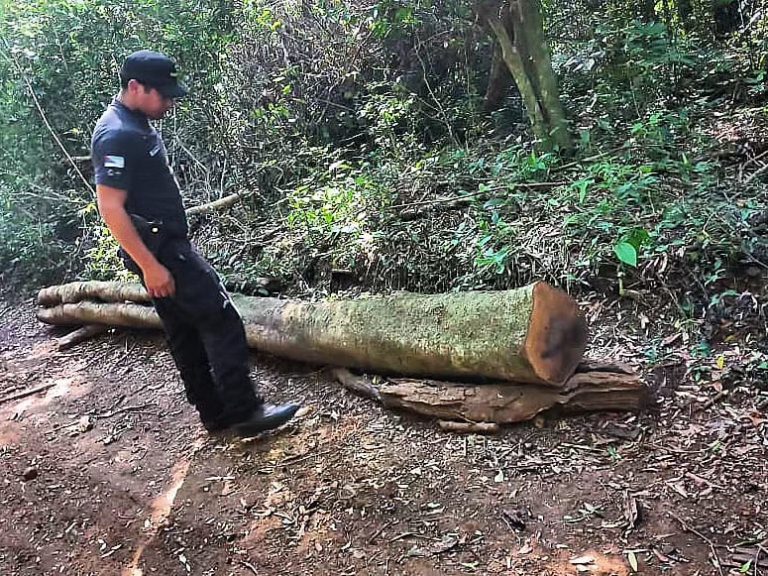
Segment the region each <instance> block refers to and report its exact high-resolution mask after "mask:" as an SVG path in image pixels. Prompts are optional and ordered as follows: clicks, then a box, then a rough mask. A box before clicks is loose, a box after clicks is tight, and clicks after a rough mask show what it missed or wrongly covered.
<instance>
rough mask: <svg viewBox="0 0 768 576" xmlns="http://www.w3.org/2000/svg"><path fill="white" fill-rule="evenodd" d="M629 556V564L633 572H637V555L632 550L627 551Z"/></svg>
mask: <svg viewBox="0 0 768 576" xmlns="http://www.w3.org/2000/svg"><path fill="white" fill-rule="evenodd" d="M627 558H628V559H629V565H630V566H631V567H632V571H633V572H637V556H635V553H634V552H632V550H630V551H629V552H627Z"/></svg>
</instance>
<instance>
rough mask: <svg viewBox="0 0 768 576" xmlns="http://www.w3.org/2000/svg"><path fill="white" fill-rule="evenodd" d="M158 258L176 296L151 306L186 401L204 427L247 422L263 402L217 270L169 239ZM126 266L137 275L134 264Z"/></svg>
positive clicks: (181, 241)
mask: <svg viewBox="0 0 768 576" xmlns="http://www.w3.org/2000/svg"><path fill="white" fill-rule="evenodd" d="M153 252H155V251H154V250H153ZM155 255H156V257H157V259H158V260H159V261H160V263H161V264H163V266H165V267H166V268H167V269H168V270H169V271H170V273H171V275H172V276H173V279H174V282H175V284H176V293H175V294H174V296H173V297H171V298H157V299H154V300H153V301H152V302H153V304H154V306H155V310H156V311H157V314H158V316H160V319H161V320H162V322H163V327H164V329H165V333H166V337H167V340H168V345H169V348H170V352H171V355H172V356H173V359H174V361H175V363H176V367H177V368H178V370H179V372H180V374H181V379H182V380H183V382H184V388H185V391H186V395H187V400H188V401H189V402H190V403H191V404H193V405H194V406H195V408H197V411H198V412H199V414H200V419H201V420H202V421H203V424H205V425H206V426H212V425H213V426H215V425H224V426H226V425H229V424H233V423H236V422H239V421H242V420H244V419H245V418H246V417H247V416H249V415H250V414H251V413H252V412H253V410H254V409H255V408H256V407H258V406H259V405H260V404H261V403H262V402H263V401H262V399H261V398H260V397H259V395H258V394H257V393H256V391H255V389H254V387H253V384H252V382H251V379H250V377H249V374H248V371H249V370H248V345H247V342H246V339H245V328H244V327H243V321H242V318H241V317H240V314H239V313H238V311H237V310H236V309H235V307H234V305H233V304H232V300H231V299H230V297H229V295H228V294H227V291H226V289H225V288H224V285H223V284H222V282H221V279H220V278H219V276H218V274H217V273H216V271H215V270H214V269H213V267H212V266H211V265H210V264H209V263H208V262H207V261H206V260H205V259H204V258H203V257H202V256H201V255H200V254H199V253H198V252H197V250H196V249H195V248H194V247H193V246H192V244H191V243H190V242H189V240H187V239H185V238H170V239H166V240H164V241H163V243H162V246H161V247H159V249H158V250H157V251H156V254H155ZM126 264H127V265H128V267H129V269H132V270H133V271H136V270H137V267H136V265H135V264H134V263H133V262H131V261H130V260H128V261H127V262H126ZM139 276H141V274H139ZM142 282H143V278H142Z"/></svg>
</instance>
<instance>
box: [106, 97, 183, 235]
mask: <svg viewBox="0 0 768 576" xmlns="http://www.w3.org/2000/svg"><path fill="white" fill-rule="evenodd" d="M91 161H92V162H93V168H94V172H95V175H96V184H104V185H105V186H111V187H112V188H119V189H121V190H125V191H126V192H127V193H128V197H127V200H126V203H125V209H126V211H127V212H129V213H132V214H138V215H139V216H142V217H144V218H146V219H147V220H160V221H162V222H163V225H164V229H165V230H166V231H167V232H168V234H169V235H171V236H180V237H181V236H186V235H187V232H188V227H187V218H186V215H185V214H184V204H183V203H182V200H181V193H180V192H179V184H178V182H177V181H176V177H175V176H174V175H173V171H172V170H171V167H170V165H169V164H168V155H167V153H166V150H165V144H164V143H163V139H162V138H161V137H160V135H159V134H158V133H157V130H155V129H154V127H153V126H152V125H151V124H150V123H149V119H148V118H147V117H146V116H145V115H144V114H142V113H141V112H137V111H134V110H130V109H129V108H127V107H126V106H125V105H124V104H123V103H122V102H120V101H119V100H117V99H115V100H113V101H112V103H111V104H110V105H109V107H108V108H107V109H106V111H105V112H104V114H102V115H101V118H99V121H98V122H97V123H96V128H95V129H94V131H93V138H92V139H91Z"/></svg>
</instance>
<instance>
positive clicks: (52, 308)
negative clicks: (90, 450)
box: [38, 282, 587, 387]
mask: <svg viewBox="0 0 768 576" xmlns="http://www.w3.org/2000/svg"><path fill="white" fill-rule="evenodd" d="M135 290H136V287H135V286H133V287H129V286H126V285H122V284H119V283H115V284H111V285H110V284H109V283H100V284H89V283H77V284H74V285H64V286H59V287H53V288H49V289H45V290H43V291H41V293H40V296H39V300H38V301H39V302H40V303H41V304H43V307H41V308H39V309H38V318H39V319H40V320H41V321H43V322H47V323H51V324H94V323H95V324H108V325H114V326H128V327H134V328H142V327H146V328H159V327H160V326H161V324H160V320H159V319H158V317H157V315H156V314H155V312H154V310H153V309H152V308H151V307H148V306H142V305H138V304H132V303H126V302H125V296H126V295H127V294H129V293H131V292H132V291H135ZM134 296H135V297H136V299H137V300H139V301H146V295H145V294H142V293H141V292H139V293H138V294H134ZM77 298H81V300H80V301H77ZM83 298H85V299H83ZM95 299H98V300H99V301H100V302H98V301H95ZM233 300H234V302H235V305H236V306H237V308H238V309H239V310H240V312H241V314H242V315H243V319H244V322H245V325H246V333H247V337H248V342H249V345H250V346H251V347H254V348H256V349H259V350H263V351H266V352H270V353H272V354H275V355H277V356H282V357H286V358H291V359H295V360H299V361H302V362H309V363H316V364H326V365H335V366H346V367H350V368H360V369H364V370H371V371H375V372H378V373H392V374H404V375H414V376H415V375H423V376H429V377H433V378H448V379H470V380H473V379H494V380H508V381H513V382H524V383H531V384H540V385H545V386H552V387H562V386H563V385H564V383H565V382H566V380H568V378H569V377H570V376H571V375H572V374H573V372H574V370H575V369H576V366H577V365H578V364H579V362H580V361H581V359H582V356H583V354H584V349H585V347H586V339H587V331H586V324H585V321H584V318H583V317H582V315H581V314H580V313H579V310H578V307H577V305H576V303H575V302H574V301H573V299H571V298H570V297H569V296H568V295H567V294H565V293H564V292H562V291H560V290H557V289H555V288H552V287H551V286H548V285H547V284H545V283H542V282H538V283H535V284H531V285H530V286H526V287H524V288H519V289H516V290H508V291H500V292H464V293H454V294H435V295H420V294H402V295H395V296H390V297H384V298H368V299H359V300H347V301H335V302H334V301H329V302H321V303H308V302H295V301H287V300H279V299H276V298H252V297H245V296H239V295H235V296H234V297H233Z"/></svg>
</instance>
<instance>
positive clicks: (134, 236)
mask: <svg viewBox="0 0 768 576" xmlns="http://www.w3.org/2000/svg"><path fill="white" fill-rule="evenodd" d="M120 83H121V91H120V94H119V95H118V96H117V97H116V98H115V99H114V100H113V101H112V103H111V104H110V105H109V107H108V108H107V110H106V111H105V112H104V114H103V115H102V116H101V118H99V121H98V122H97V123H96V128H95V129H94V132H93V139H92V142H91V148H92V155H91V156H92V161H93V165H94V170H95V174H96V195H97V200H98V206H99V212H100V214H101V216H102V218H103V219H104V221H105V222H106V224H107V226H108V227H109V229H110V231H111V232H112V234H113V235H114V236H115V238H116V239H117V241H118V243H119V244H120V247H121V250H120V252H121V256H122V257H123V259H124V261H125V263H126V266H127V267H128V269H130V270H132V271H134V272H136V273H137V274H139V276H140V277H141V279H142V282H143V284H144V286H145V287H146V289H147V292H148V293H149V296H150V297H151V298H152V302H153V304H154V306H155V309H156V310H157V313H158V315H159V316H160V319H161V320H162V322H163V326H164V328H165V332H166V336H167V339H168V343H169V346H170V350H171V354H172V356H173V359H174V361H175V362H176V366H177V367H178V369H179V372H180V374H181V378H182V380H183V381H184V388H185V390H186V395H187V399H188V400H189V402H190V403H191V404H193V405H194V406H195V408H196V409H197V411H198V413H199V415H200V419H201V420H202V423H203V425H204V426H205V428H206V429H207V430H208V431H209V432H215V431H220V430H225V429H231V430H233V431H234V432H235V433H237V434H240V435H243V436H252V435H254V434H256V433H258V432H262V431H264V430H270V429H273V428H277V427H278V426H280V425H282V424H284V423H286V422H287V421H288V420H290V419H291V418H293V416H294V415H295V414H296V411H297V410H298V405H296V404H286V405H283V406H271V405H267V404H265V403H264V401H263V400H262V398H261V397H260V396H259V395H258V394H257V393H256V391H255V389H254V387H253V384H252V383H251V380H250V377H249V373H248V347H247V344H246V339H245V329H244V327H243V322H242V319H241V318H240V315H239V314H238V312H237V310H236V309H235V307H234V306H233V304H232V301H231V300H230V298H229V295H228V294H227V292H226V290H225V289H224V286H223V284H222V283H221V280H220V279H219V277H218V275H217V274H216V272H215V270H214V269H213V268H212V267H211V266H210V265H209V264H208V262H206V261H205V259H203V257H202V256H200V254H199V253H198V252H197V251H196V250H195V248H194V247H193V246H192V245H191V244H190V242H189V240H188V239H187V233H188V228H187V220H186V215H185V213H184V207H183V204H182V200H181V194H180V192H179V186H178V182H177V181H176V178H175V176H174V175H173V172H172V171H171V168H170V166H169V164H168V159H167V155H166V150H165V145H164V143H163V140H162V138H161V137H160V135H159V134H158V133H157V131H156V130H155V129H154V128H153V127H152V125H151V124H150V122H149V121H150V120H159V119H161V118H162V117H163V116H165V114H166V113H167V112H168V111H169V110H171V108H173V106H174V105H175V101H176V99H177V98H181V97H183V96H186V95H187V92H188V90H187V88H186V86H184V85H183V84H182V83H181V82H179V78H178V74H177V71H176V65H175V64H174V62H173V61H172V60H171V59H170V58H168V57H166V56H164V55H163V54H160V53H158V52H151V51H149V50H142V51H139V52H135V53H133V54H131V55H130V56H128V58H127V59H126V60H125V62H124V63H123V66H122V68H121V70H120Z"/></svg>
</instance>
